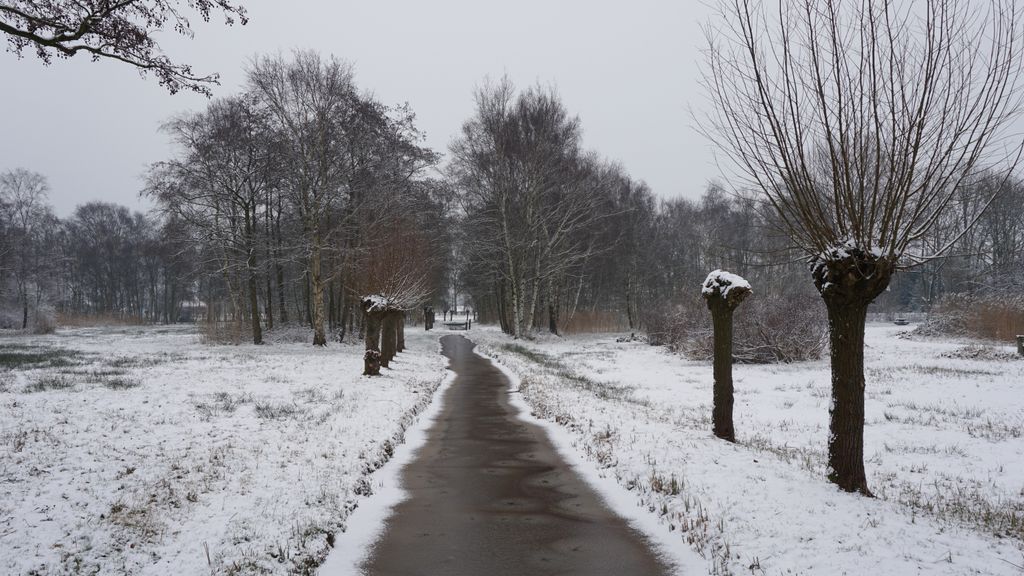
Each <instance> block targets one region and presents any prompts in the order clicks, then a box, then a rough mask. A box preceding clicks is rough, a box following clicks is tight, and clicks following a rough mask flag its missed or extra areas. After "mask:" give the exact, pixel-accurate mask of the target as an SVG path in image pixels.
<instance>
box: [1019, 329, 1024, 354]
mask: <svg viewBox="0 0 1024 576" xmlns="http://www.w3.org/2000/svg"><path fill="white" fill-rule="evenodd" d="M1017 354H1020V355H1021V356H1024V335H1021V334H1018V335H1017Z"/></svg>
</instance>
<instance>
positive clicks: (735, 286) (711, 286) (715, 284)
mask: <svg viewBox="0 0 1024 576" xmlns="http://www.w3.org/2000/svg"><path fill="white" fill-rule="evenodd" d="M700 293H701V296H703V297H704V299H705V300H710V299H712V298H721V299H722V300H724V301H725V302H726V303H727V304H728V305H729V306H731V307H733V308H735V307H736V306H738V305H739V303H740V302H742V301H743V300H744V299H745V298H746V297H747V296H750V295H751V294H752V293H753V289H751V287H750V282H747V281H746V280H745V279H744V278H743V277H742V276H739V275H737V274H733V273H732V272H726V271H725V270H715V271H714V272H712V273H710V274H708V277H707V278H706V279H705V280H704V284H702V285H701V290H700Z"/></svg>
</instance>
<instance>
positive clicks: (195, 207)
mask: <svg viewBox="0 0 1024 576" xmlns="http://www.w3.org/2000/svg"><path fill="white" fill-rule="evenodd" d="M163 128H164V130H165V131H166V132H168V133H169V134H170V135H171V137H172V138H173V140H174V141H175V143H176V144H177V145H178V146H179V148H180V149H181V157H180V158H177V159H174V160H170V161H167V162H161V163H157V164H156V165H154V167H153V169H152V170H151V172H150V176H149V182H148V185H147V188H146V193H148V194H149V195H150V196H151V197H153V198H154V199H155V200H157V202H158V204H159V206H160V207H161V209H162V210H164V211H165V212H166V213H169V214H173V215H174V216H176V217H177V218H178V219H179V220H180V221H181V222H185V223H188V224H189V225H190V226H191V227H192V229H193V230H195V231H196V232H197V237H196V240H197V241H198V242H202V243H205V244H206V245H208V246H210V247H212V248H214V252H213V253H214V254H216V255H217V260H218V261H217V264H216V266H217V269H218V270H219V271H220V273H221V274H222V275H223V278H224V283H225V285H226V286H227V288H228V294H229V297H230V301H231V309H232V313H233V314H234V316H235V319H236V320H238V321H241V320H242V317H243V316H244V315H245V314H242V311H243V310H244V311H247V315H248V317H249V319H250V324H251V329H252V339H253V343H255V344H262V342H263V331H262V327H261V320H260V307H259V299H258V297H259V293H260V290H259V288H258V274H259V273H260V271H261V269H262V267H261V265H260V263H259V262H258V256H259V255H260V254H261V253H262V252H263V251H262V250H260V248H261V247H262V246H263V243H264V242H266V241H267V239H266V237H265V236H264V235H263V227H262V226H260V224H261V221H262V220H263V219H264V218H265V214H264V210H266V209H267V203H266V196H267V194H268V193H269V192H270V190H271V189H272V188H274V187H276V186H277V184H278V180H279V174H280V171H279V170H278V162H277V159H278V157H279V156H280V153H279V152H280V151H279V148H280V147H279V146H278V145H277V142H276V138H275V134H274V133H273V131H272V129H271V127H270V123H269V119H268V118H267V115H266V114H265V113H264V110H262V109H261V108H260V107H259V106H257V105H256V104H255V103H254V102H253V99H252V98H251V97H245V96H243V97H232V98H227V99H223V100H217V101H214V102H212V103H210V105H209V106H208V107H207V109H206V110H205V111H203V112H200V113H196V114H186V115H182V116H180V117H178V118H175V119H174V120H172V121H170V122H168V123H166V124H165V125H164V127H163ZM245 296H247V298H245ZM243 300H247V301H246V302H243Z"/></svg>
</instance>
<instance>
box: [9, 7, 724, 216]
mask: <svg viewBox="0 0 1024 576" xmlns="http://www.w3.org/2000/svg"><path fill="white" fill-rule="evenodd" d="M243 3H244V5H245V6H246V7H247V8H248V10H249V16H250V22H249V24H248V25H247V26H244V27H240V26H237V25H236V26H234V27H230V28H229V27H225V26H223V25H221V24H220V22H219V21H214V22H211V24H209V25H197V26H194V28H195V29H196V37H195V38H194V39H193V40H191V41H187V40H184V39H178V38H177V37H174V36H169V37H168V40H167V41H165V42H164V43H163V45H164V47H165V50H166V51H167V52H168V53H169V55H170V56H171V57H172V58H174V59H176V60H177V61H183V62H187V63H189V64H192V66H193V69H194V70H195V71H196V72H197V73H209V72H219V73H220V74H221V80H222V85H221V86H219V87H215V89H214V93H215V97H216V96H226V95H229V94H232V93H234V92H236V91H237V90H238V89H239V87H240V86H241V85H242V84H243V82H244V80H245V75H244V67H245V63H246V61H247V60H248V59H249V58H250V57H251V56H253V55H255V54H258V53H266V52H276V51H279V50H283V51H289V50H292V49H295V48H301V49H314V50H318V51H320V52H322V53H324V54H334V55H336V56H338V57H340V58H342V59H345V60H348V61H350V62H352V63H353V64H354V65H355V70H356V82H357V84H358V85H359V87H360V88H361V89H364V90H367V91H370V92H372V93H373V94H375V95H376V96H377V98H378V99H379V100H381V101H382V102H384V103H386V104H395V103H400V102H405V101H407V102H409V103H410V104H411V105H412V108H413V110H415V112H416V114H417V118H418V124H419V126H420V127H421V128H422V129H423V130H425V131H426V133H427V139H428V144H429V145H430V146H431V147H432V148H434V149H435V150H438V151H441V152H446V151H447V147H448V144H449V142H450V141H451V139H452V138H453V136H454V135H456V134H457V133H458V130H459V128H460V126H461V124H462V122H463V121H464V120H465V119H466V118H467V117H468V116H469V115H470V114H471V113H472V112H473V91H474V88H475V87H476V86H479V85H480V84H481V83H482V82H483V80H484V78H485V77H488V76H490V77H492V78H497V77H500V76H501V75H503V74H506V73H507V74H508V75H509V76H510V77H511V78H512V79H513V80H514V82H515V83H516V85H517V86H525V85H528V84H532V83H536V82H540V83H543V84H554V85H555V86H556V87H557V89H558V91H559V93H560V94H561V96H562V98H563V100H564V102H565V104H566V106H567V107H568V108H569V110H570V111H571V112H573V113H575V114H578V115H579V117H580V119H581V120H582V123H583V129H584V142H585V144H586V146H587V147H588V148H590V149H594V150H597V151H598V152H600V153H601V154H602V155H603V156H605V157H607V158H610V159H613V160H617V161H620V162H621V163H622V164H623V165H624V166H625V167H626V169H627V170H628V171H629V173H630V174H631V175H632V176H633V177H635V178H638V179H643V180H645V181H647V183H648V184H650V186H651V187H652V188H653V190H654V192H655V193H656V194H658V195H659V196H661V197H665V198H668V197H674V196H679V195H685V196H690V197H696V196H698V195H699V194H700V193H701V192H702V190H703V189H704V187H705V185H706V183H707V181H708V180H710V179H712V178H715V177H717V176H718V171H717V168H716V167H715V166H714V159H713V156H712V154H711V151H710V149H709V146H708V144H707V142H706V141H705V140H704V138H703V137H701V136H700V135H699V134H697V133H696V132H695V131H694V129H693V127H692V125H693V121H692V117H691V113H690V109H691V107H692V108H693V109H696V110H700V109H701V108H702V107H703V102H704V99H703V96H702V93H701V89H700V87H699V86H698V84H697V79H698V73H697V70H698V65H699V64H700V60H701V54H700V48H701V44H702V42H703V36H702V34H701V31H700V24H701V23H702V22H703V20H704V19H705V18H706V12H707V9H706V8H704V7H703V6H702V3H698V2H684V1H680V2H666V1H664V0H633V1H631V2H629V3H626V2H611V1H599V2H596V1H584V0H573V1H554V0H546V1H544V0H525V1H517V2H500V3H499V2H484V1H481V0H475V1H474V0H444V1H431V2H423V1H416V0H406V1H394V0H390V1H388V0H378V1H365V0H364V1H361V2H350V1H338V2H332V1H326V0H322V1H317V2H314V1H310V0H306V1H303V2H281V1H280V0H251V1H245V0H243ZM200 24H201V23H200ZM0 78H2V79H3V81H2V85H3V87H2V88H0V110H2V111H3V121H2V123H0V170H6V169H10V168H15V167H25V168H28V169H30V170H34V171H37V172H40V173H42V174H44V175H46V176H47V178H48V179H49V181H50V187H51V192H50V199H51V202H52V203H53V205H54V207H55V208H56V211H57V213H58V215H60V216H62V217H63V216H66V215H68V214H70V213H71V211H72V210H73V209H74V207H75V206H76V205H78V204H81V203H83V202H87V201H89V200H96V199H101V200H106V201H113V202H118V203H121V204H126V205H128V206H130V207H132V208H133V209H146V208H148V204H147V203H145V202H143V201H140V199H139V197H138V191H139V189H140V182H141V179H140V175H141V174H142V173H143V171H144V170H145V167H146V166H147V165H148V164H149V163H151V162H154V161H158V160H161V159H164V158H166V157H167V156H168V155H169V154H170V153H171V148H170V147H169V145H168V142H167V139H166V137H165V136H164V135H163V134H161V133H160V132H159V131H158V128H159V125H160V124H161V122H163V121H164V120H166V119H167V118H168V117H169V116H171V115H172V114H175V113H177V112H181V111H185V110H197V109H199V108H201V107H203V106H205V103H206V100H205V98H204V97H202V96H198V95H194V94H184V93H179V94H177V95H174V96H171V95H169V94H168V93H167V91H166V90H165V89H163V88H162V87H160V85H159V84H158V83H157V81H156V79H155V78H153V77H149V78H147V79H145V80H141V79H139V76H138V73H137V72H136V71H135V69H133V68H131V67H128V66H126V65H123V64H117V63H113V62H92V61H90V60H89V59H88V58H87V57H85V56H81V57H77V58H74V59H72V60H62V61H56V62H54V63H53V65H51V66H49V67H45V66H43V65H42V63H41V62H40V61H39V60H38V59H36V58H35V56H34V55H32V54H31V53H29V51H26V54H25V56H24V58H22V59H21V60H18V59H17V57H15V56H14V55H13V54H11V53H8V52H2V53H0Z"/></svg>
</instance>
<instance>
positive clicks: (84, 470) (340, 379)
mask: <svg viewBox="0 0 1024 576" xmlns="http://www.w3.org/2000/svg"><path fill="white" fill-rule="evenodd" d="M407 338H408V344H407V346H408V350H407V351H406V352H404V353H402V354H400V355H399V356H398V358H397V359H396V360H395V361H394V363H393V364H392V367H393V369H391V370H387V369H385V370H384V371H383V374H384V375H383V376H381V377H379V378H367V377H361V376H359V374H360V373H361V372H362V349H361V347H360V346H355V345H339V344H331V345H329V346H328V347H327V348H325V349H315V348H313V347H312V346H310V345H308V344H304V343H294V344H273V345H266V346H259V347H257V346H253V345H241V346H210V345H204V344H202V343H200V339H199V337H198V335H197V334H196V333H195V332H194V330H192V329H189V328H182V327H170V328H166V327H165V328H161V327H156V328H105V329H77V330H66V331H61V332H59V333H58V334H56V335H53V336H42V337H2V338H0V573H2V574H66V573H88V574H93V573H102V574H113V573H132V574H211V573H212V574H236V573H237V574H253V573H261V574H285V573H306V572H309V571H310V569H311V568H312V567H314V566H316V565H317V564H319V563H320V562H321V561H322V560H323V558H324V556H325V555H326V554H327V552H328V550H329V548H330V545H331V544H330V543H331V542H333V538H334V534H335V533H337V532H339V531H341V530H343V529H344V528H345V526H346V519H347V518H348V516H349V514H350V513H351V512H352V510H353V509H354V508H355V507H356V506H357V505H358V504H359V502H360V501H361V499H363V497H364V496H365V495H367V494H369V493H371V492H372V491H373V489H374V488H373V484H372V482H371V481H370V480H369V477H368V475H369V474H370V473H371V472H372V471H373V470H376V469H377V468H379V467H380V466H381V465H382V464H383V463H384V462H385V461H386V460H387V459H388V458H389V457H390V456H391V454H392V453H393V450H394V447H395V446H396V445H397V444H400V443H401V442H402V440H403V434H404V430H405V429H406V428H407V427H408V426H409V425H410V423H411V422H412V421H413V420H414V418H415V416H416V414H417V413H419V412H420V411H421V410H422V409H423V408H424V407H425V406H426V405H427V404H428V403H429V402H430V399H431V397H432V394H433V392H434V390H436V388H437V387H438V385H439V384H440V383H441V380H442V378H443V376H444V366H445V365H446V363H447V362H446V360H445V359H444V358H443V357H442V356H441V355H440V354H439V353H438V350H439V347H438V344H437V334H434V333H431V334H425V333H423V332H421V331H417V330H410V331H408V332H407Z"/></svg>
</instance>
